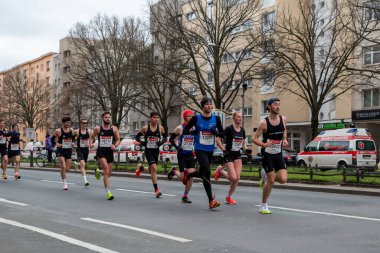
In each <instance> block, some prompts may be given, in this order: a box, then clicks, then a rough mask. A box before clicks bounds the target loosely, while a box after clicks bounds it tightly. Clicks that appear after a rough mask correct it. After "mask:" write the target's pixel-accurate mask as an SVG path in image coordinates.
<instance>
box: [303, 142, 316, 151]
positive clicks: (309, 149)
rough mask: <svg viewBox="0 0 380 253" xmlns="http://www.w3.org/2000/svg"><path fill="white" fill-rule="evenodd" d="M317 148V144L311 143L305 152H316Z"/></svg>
mask: <svg viewBox="0 0 380 253" xmlns="http://www.w3.org/2000/svg"><path fill="white" fill-rule="evenodd" d="M317 146H318V142H314V141H313V142H311V143H310V144H309V145H307V147H306V151H317Z"/></svg>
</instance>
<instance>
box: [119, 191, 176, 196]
mask: <svg viewBox="0 0 380 253" xmlns="http://www.w3.org/2000/svg"><path fill="white" fill-rule="evenodd" d="M116 191H123V192H135V193H144V194H152V195H155V193H154V192H143V191H136V190H128V189H116ZM162 195H163V196H169V197H175V196H176V195H172V194H165V193H163V194H162Z"/></svg>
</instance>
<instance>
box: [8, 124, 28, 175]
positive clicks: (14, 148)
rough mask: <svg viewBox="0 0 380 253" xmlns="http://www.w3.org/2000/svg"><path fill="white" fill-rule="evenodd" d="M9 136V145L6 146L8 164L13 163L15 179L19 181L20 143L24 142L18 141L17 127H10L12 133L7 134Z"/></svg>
mask: <svg viewBox="0 0 380 253" xmlns="http://www.w3.org/2000/svg"><path fill="white" fill-rule="evenodd" d="M8 136H9V144H8V164H10V163H11V162H13V161H14V162H15V163H16V164H15V175H14V178H15V179H20V178H21V176H20V172H19V168H20V159H21V151H20V142H24V140H22V139H20V132H19V128H18V125H13V126H12V132H10V133H9V134H8Z"/></svg>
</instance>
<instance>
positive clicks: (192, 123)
mask: <svg viewBox="0 0 380 253" xmlns="http://www.w3.org/2000/svg"><path fill="white" fill-rule="evenodd" d="M196 124H197V116H194V117H192V118H191V120H190V122H189V124H187V125H186V126H185V127H184V128H183V131H182V132H183V134H191V133H190V129H191V128H192V127H194V126H195V125H196Z"/></svg>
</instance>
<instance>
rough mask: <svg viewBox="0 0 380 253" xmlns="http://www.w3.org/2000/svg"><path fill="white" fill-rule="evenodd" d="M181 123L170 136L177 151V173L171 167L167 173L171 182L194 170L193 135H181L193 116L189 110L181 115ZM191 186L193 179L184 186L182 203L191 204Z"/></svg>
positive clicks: (175, 169) (174, 168)
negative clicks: (174, 177) (185, 171)
mask: <svg viewBox="0 0 380 253" xmlns="http://www.w3.org/2000/svg"><path fill="white" fill-rule="evenodd" d="M182 116H183V123H182V124H181V125H179V126H177V127H176V128H175V129H174V133H173V134H172V135H171V136H170V139H169V141H170V143H171V144H172V145H173V146H174V147H175V148H176V149H177V159H178V167H179V171H178V170H177V168H176V167H173V168H172V169H171V170H170V171H169V173H168V178H169V180H172V178H173V176H174V175H176V176H177V177H178V178H179V179H181V180H182V178H183V174H184V170H185V169H186V170H188V172H194V171H195V169H194V167H195V157H194V152H193V151H194V135H184V134H182V130H183V128H184V127H185V126H186V125H187V124H188V123H189V121H190V119H191V118H192V117H193V116H194V113H193V112H192V111H191V110H185V111H184V112H183V114H182ZM177 136H178V142H179V143H178V145H177V144H176V143H175V141H174V140H175V138H176V137H177ZM192 184H193V179H192V178H190V180H188V182H187V184H186V186H185V192H184V193H183V196H182V202H183V203H191V201H190V200H189V198H188V194H189V191H190V189H191V185H192Z"/></svg>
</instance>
